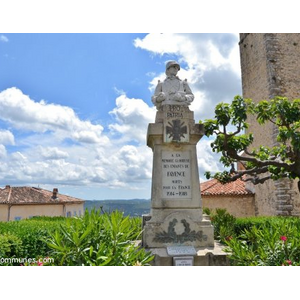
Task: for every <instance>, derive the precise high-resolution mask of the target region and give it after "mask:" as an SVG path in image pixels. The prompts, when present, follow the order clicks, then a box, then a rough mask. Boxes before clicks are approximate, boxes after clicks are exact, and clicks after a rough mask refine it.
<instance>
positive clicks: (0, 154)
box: [0, 145, 6, 170]
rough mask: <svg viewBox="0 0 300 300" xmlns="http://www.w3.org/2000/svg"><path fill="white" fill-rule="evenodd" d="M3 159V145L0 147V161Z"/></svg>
mask: <svg viewBox="0 0 300 300" xmlns="http://www.w3.org/2000/svg"><path fill="white" fill-rule="evenodd" d="M5 157H6V149H5V147H4V146H3V145H0V159H4V158H5ZM0 170H1V169H0Z"/></svg>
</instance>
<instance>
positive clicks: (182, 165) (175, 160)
mask: <svg viewBox="0 0 300 300" xmlns="http://www.w3.org/2000/svg"><path fill="white" fill-rule="evenodd" d="M162 196H163V198H171V199H175V198H180V199H181V198H192V192H191V165H190V152H189V151H185V152H179V151H178V152H170V151H162Z"/></svg>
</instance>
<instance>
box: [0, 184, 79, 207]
mask: <svg viewBox="0 0 300 300" xmlns="http://www.w3.org/2000/svg"><path fill="white" fill-rule="evenodd" d="M54 190H56V191H57V189H54ZM82 202H84V200H82V199H78V198H74V197H70V196H66V195H62V194H58V193H57V195H55V194H54V193H53V192H50V191H47V190H43V189H40V188H35V187H28V186H24V187H11V186H6V187H5V188H4V189H1V188H0V204H55V203H60V204H61V203H82Z"/></svg>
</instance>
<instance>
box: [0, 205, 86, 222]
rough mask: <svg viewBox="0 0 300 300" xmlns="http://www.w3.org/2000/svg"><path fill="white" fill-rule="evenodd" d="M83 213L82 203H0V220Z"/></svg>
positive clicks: (71, 215) (72, 215)
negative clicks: (9, 204)
mask: <svg viewBox="0 0 300 300" xmlns="http://www.w3.org/2000/svg"><path fill="white" fill-rule="evenodd" d="M68 212H69V214H68ZM83 213H84V207H83V203H80V204H54V205H53V204H52V205H51V204H43V205H41V204H24V205H19V204H18V205H11V206H10V209H9V206H8V204H0V221H2V222H5V221H8V216H9V221H14V220H16V219H27V218H30V217H34V216H49V217H55V216H65V217H66V216H70V217H74V216H80V215H83Z"/></svg>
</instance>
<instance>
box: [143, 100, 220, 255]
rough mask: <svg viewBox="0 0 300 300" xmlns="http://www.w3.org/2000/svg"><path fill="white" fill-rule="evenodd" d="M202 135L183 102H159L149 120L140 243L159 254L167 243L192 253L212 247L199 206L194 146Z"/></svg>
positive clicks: (211, 234) (209, 227)
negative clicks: (147, 204) (146, 200)
mask: <svg viewBox="0 0 300 300" xmlns="http://www.w3.org/2000/svg"><path fill="white" fill-rule="evenodd" d="M203 135H204V131H203V127H202V125H200V124H195V121H194V113H193V112H192V111H190V110H189V108H188V107H187V106H184V105H164V106H162V107H161V108H160V110H159V111H158V112H157V114H156V120H155V123H153V124H149V127H148V133H147V145H148V146H149V147H151V148H152V150H153V171H152V172H153V173H152V195H151V211H150V215H148V216H144V220H143V223H144V226H143V229H144V231H143V240H142V245H143V247H145V248H147V249H150V250H151V251H152V252H153V253H156V254H157V255H158V253H161V255H160V256H161V257H164V254H163V253H166V252H165V251H166V249H167V247H172V246H181V247H184V246H191V247H194V248H195V249H197V251H200V249H206V248H210V249H214V247H215V243H214V231H213V226H212V225H211V222H210V220H209V219H208V218H207V216H205V215H203V214H202V205H201V193H200V183H199V174H198V163H197V152H196V144H197V142H198V141H199V140H200V139H201V137H202V136H203ZM157 251H158V252H157ZM197 253H198V252H197ZM158 256H159V255H158ZM158 256H157V257H158ZM167 256H168V255H167ZM170 257H171V256H170ZM170 257H169V258H170ZM157 259H158V258H157Z"/></svg>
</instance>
